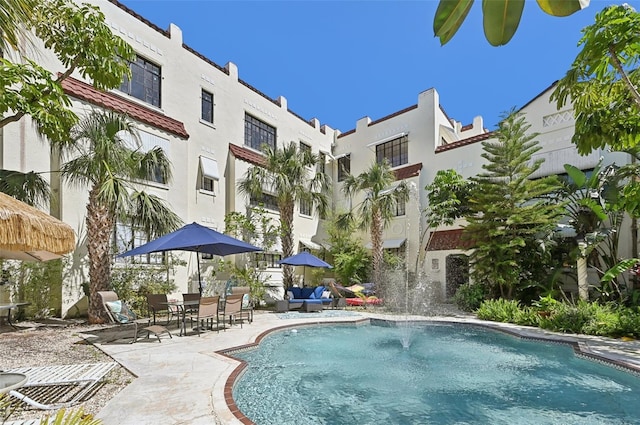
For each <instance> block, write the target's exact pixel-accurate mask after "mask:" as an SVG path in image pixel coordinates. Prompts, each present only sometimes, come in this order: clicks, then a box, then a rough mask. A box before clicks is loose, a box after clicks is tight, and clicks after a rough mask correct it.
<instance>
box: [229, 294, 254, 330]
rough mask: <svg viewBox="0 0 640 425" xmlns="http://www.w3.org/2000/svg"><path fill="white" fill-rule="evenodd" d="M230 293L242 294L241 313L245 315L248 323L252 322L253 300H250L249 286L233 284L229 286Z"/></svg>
mask: <svg viewBox="0 0 640 425" xmlns="http://www.w3.org/2000/svg"><path fill="white" fill-rule="evenodd" d="M231 293H232V294H242V312H241V315H242V316H245V315H246V317H247V320H248V321H249V323H253V302H252V301H251V288H250V287H248V286H234V287H233V288H231Z"/></svg>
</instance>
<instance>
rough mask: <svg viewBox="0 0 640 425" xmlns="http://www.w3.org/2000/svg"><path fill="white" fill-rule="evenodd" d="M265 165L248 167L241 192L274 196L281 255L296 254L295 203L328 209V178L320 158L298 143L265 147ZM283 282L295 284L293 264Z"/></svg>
mask: <svg viewBox="0 0 640 425" xmlns="http://www.w3.org/2000/svg"><path fill="white" fill-rule="evenodd" d="M264 153H265V157H264V165H263V166H253V167H251V168H249V169H248V170H247V172H246V173H245V176H244V178H243V179H242V180H241V181H240V182H239V183H238V190H239V191H240V193H243V194H245V195H248V196H249V197H251V198H254V199H260V198H261V197H262V195H263V192H267V193H269V194H271V195H273V196H274V197H275V199H276V203H277V205H278V211H279V213H280V242H281V244H282V255H283V256H284V257H290V256H291V255H292V254H293V213H294V208H295V206H296V203H299V202H307V203H309V204H310V205H311V206H312V208H313V209H316V210H318V211H319V212H320V213H324V211H325V210H326V208H327V195H326V194H327V191H328V188H329V177H328V176H327V175H326V174H325V173H322V172H319V171H314V170H318V167H317V164H318V162H319V157H318V155H316V154H313V153H311V152H310V151H308V150H301V149H298V146H297V144H296V143H295V142H290V143H289V144H288V145H286V146H284V147H283V148H281V149H280V148H278V149H273V148H271V147H270V146H266V145H265V146H264ZM283 285H284V287H285V288H288V287H290V286H292V285H293V267H291V266H287V265H285V266H283Z"/></svg>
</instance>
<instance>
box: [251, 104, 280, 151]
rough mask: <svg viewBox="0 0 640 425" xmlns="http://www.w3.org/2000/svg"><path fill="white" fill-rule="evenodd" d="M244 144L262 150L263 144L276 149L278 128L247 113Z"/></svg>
mask: <svg viewBox="0 0 640 425" xmlns="http://www.w3.org/2000/svg"><path fill="white" fill-rule="evenodd" d="M244 144H245V145H246V146H249V147H251V148H253V149H256V150H262V146H263V145H267V146H270V147H271V149H274V150H275V148H276V128H275V127H272V126H270V125H269V124H267V123H265V122H262V121H260V120H259V119H257V118H254V117H252V116H251V115H249V114H246V113H245V115H244Z"/></svg>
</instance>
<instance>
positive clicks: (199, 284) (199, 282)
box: [196, 251, 202, 296]
mask: <svg viewBox="0 0 640 425" xmlns="http://www.w3.org/2000/svg"><path fill="white" fill-rule="evenodd" d="M196 263H197V264H198V290H199V291H200V296H202V279H201V278H200V253H199V252H198V251H196Z"/></svg>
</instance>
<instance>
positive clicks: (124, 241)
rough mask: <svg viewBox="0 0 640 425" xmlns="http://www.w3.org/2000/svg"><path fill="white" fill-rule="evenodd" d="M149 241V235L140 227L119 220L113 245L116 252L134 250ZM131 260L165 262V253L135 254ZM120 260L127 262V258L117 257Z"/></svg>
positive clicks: (154, 262)
mask: <svg viewBox="0 0 640 425" xmlns="http://www.w3.org/2000/svg"><path fill="white" fill-rule="evenodd" d="M147 242H149V238H148V237H147V235H146V234H145V233H144V232H143V231H142V230H139V229H134V228H133V227H132V226H131V225H129V224H125V223H121V222H118V223H116V227H115V230H114V233H113V247H114V250H115V252H125V251H129V250H132V249H133V248H136V247H139V246H140V245H144V244H146V243H147ZM128 258H131V262H133V263H137V264H164V259H165V255H164V253H162V252H153V253H150V254H143V255H135V256H132V257H128ZM116 261H118V262H122V263H124V262H126V261H127V259H125V258H119V257H116Z"/></svg>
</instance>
